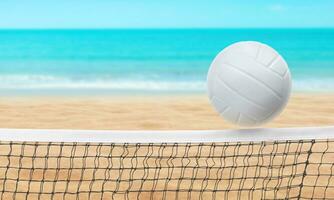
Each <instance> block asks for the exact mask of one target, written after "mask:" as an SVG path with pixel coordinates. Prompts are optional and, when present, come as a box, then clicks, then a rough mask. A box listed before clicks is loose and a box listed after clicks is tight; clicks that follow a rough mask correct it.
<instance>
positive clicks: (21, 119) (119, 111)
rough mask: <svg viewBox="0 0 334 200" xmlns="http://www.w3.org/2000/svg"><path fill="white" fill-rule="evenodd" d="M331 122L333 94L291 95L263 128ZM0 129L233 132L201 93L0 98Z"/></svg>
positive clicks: (333, 112) (329, 123)
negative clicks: (211, 130) (278, 112)
mask: <svg viewBox="0 0 334 200" xmlns="http://www.w3.org/2000/svg"><path fill="white" fill-rule="evenodd" d="M333 124H334V94H294V95H293V96H292V98H291V100H290V102H289V104H288V106H287V108H286V109H285V110H284V111H283V112H282V114H281V115H279V116H278V117H277V118H276V119H275V120H274V121H273V122H271V123H269V124H266V125H265V127H298V126H302V127H304V126H328V125H333ZM0 128H36V129H37V128H39V129H119V130H129V129H130V130H147V129H157V130H168V129H169V130H178V129H183V130H184V129H199V130H204V129H227V128H233V129H234V128H238V127H236V126H233V125H232V124H230V123H228V122H226V121H224V120H223V119H222V118H221V117H220V116H219V115H218V114H217V113H216V112H215V111H214V109H213V107H212V106H211V105H210V102H209V100H208V98H207V97H206V96H205V95H187V96H185V95H174V96H166V95H165V96H162V95H150V96H103V97H102V96H100V97H2V98H0Z"/></svg>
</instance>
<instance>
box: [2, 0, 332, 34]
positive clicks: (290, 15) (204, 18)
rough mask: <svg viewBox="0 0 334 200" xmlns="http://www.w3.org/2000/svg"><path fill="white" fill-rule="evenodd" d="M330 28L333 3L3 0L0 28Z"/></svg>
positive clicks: (322, 0)
mask: <svg viewBox="0 0 334 200" xmlns="http://www.w3.org/2000/svg"><path fill="white" fill-rule="evenodd" d="M171 27H174V28H206V27H215V28H224V27H225V28H226V27H234V28H239V27H244V28H245V27H334V0H251V1H248V0H229V1H225V0H165V1H162V0H53V1H50V0H1V1H0V28H43V29H48V28H171Z"/></svg>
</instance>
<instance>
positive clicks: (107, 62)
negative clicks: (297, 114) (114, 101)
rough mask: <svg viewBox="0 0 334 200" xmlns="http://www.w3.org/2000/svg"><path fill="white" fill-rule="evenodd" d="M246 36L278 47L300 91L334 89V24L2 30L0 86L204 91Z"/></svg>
mask: <svg viewBox="0 0 334 200" xmlns="http://www.w3.org/2000/svg"><path fill="white" fill-rule="evenodd" d="M240 40H257V41H260V42H264V43H266V44H269V45H271V46H272V47H274V48H275V49H277V50H278V51H279V52H280V54H281V55H283V57H284V58H285V59H286V61H287V62H288V64H289V66H290V70H291V72H292V76H293V89H294V91H302V92H322V91H324V92H328V91H329V92H332V91H333V92H334V29H198V30H197V29H187V30H177V29H175V30H1V31H0V91H1V92H3V93H8V94H12V93H22V94H25V93H46V94H53V93H66V92H67V93H70V94H73V93H78V94H79V93H90V92H93V93H106V94H107V93H118V92H121V93H128V92H137V93H141V92H144V93H146V92H148V93H160V92H163V93H164V92H179V93H185V92H199V93H201V92H205V80H206V73H207V70H208V68H209V65H210V63H211V61H212V59H213V58H214V57H215V55H216V54H217V53H218V52H219V51H220V50H222V49H223V48H224V47H226V46H227V45H229V44H231V43H234V42H237V41H240Z"/></svg>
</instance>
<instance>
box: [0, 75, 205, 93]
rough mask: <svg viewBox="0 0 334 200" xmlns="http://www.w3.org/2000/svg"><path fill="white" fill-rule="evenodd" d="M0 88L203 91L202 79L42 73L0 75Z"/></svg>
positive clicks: (203, 83)
mask: <svg viewBox="0 0 334 200" xmlns="http://www.w3.org/2000/svg"><path fill="white" fill-rule="evenodd" d="M0 83H1V84H0V89H110V90H143V91H151V90H152V91H155V90H156V91H169V90H172V91H204V90H205V82H203V81H194V80H191V81H175V80H160V81H157V80H143V79H138V80H132V79H114V80H110V79H109V80H108V79H105V78H101V79H97V78H95V79H92V78H87V79H83V78H80V79H78V78H69V77H57V76H44V75H9V76H0Z"/></svg>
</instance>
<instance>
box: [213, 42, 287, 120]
mask: <svg viewBox="0 0 334 200" xmlns="http://www.w3.org/2000/svg"><path fill="white" fill-rule="evenodd" d="M207 86H208V95H209V98H210V101H211V103H212V104H213V106H214V107H215V109H216V110H217V111H218V113H219V114H220V115H221V116H222V117H223V118H224V119H226V120H227V121H230V122H232V123H235V124H238V125H241V126H256V125H260V124H263V123H265V122H268V121H270V120H271V119H273V118H274V117H275V116H277V115H278V114H279V113H280V112H281V111H282V110H283V108H284V107H285V106H286V104H287V102H288V100H289V97H290V93H291V74H290V71H289V68H288V65H287V63H286V62H285V60H284V59H283V57H282V56H281V55H279V54H278V52H277V51H275V50H274V49H273V48H271V47H269V46H268V45H265V44H262V43H259V42H254V41H246V42H237V43H235V44H232V45H230V46H228V47H227V48H225V49H224V50H223V51H221V52H220V53H219V54H218V55H217V56H216V58H215V59H214V60H213V62H212V64H211V66H210V69H209V72H208V77H207Z"/></svg>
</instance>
